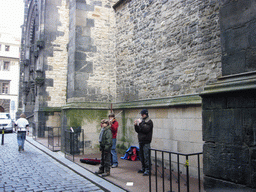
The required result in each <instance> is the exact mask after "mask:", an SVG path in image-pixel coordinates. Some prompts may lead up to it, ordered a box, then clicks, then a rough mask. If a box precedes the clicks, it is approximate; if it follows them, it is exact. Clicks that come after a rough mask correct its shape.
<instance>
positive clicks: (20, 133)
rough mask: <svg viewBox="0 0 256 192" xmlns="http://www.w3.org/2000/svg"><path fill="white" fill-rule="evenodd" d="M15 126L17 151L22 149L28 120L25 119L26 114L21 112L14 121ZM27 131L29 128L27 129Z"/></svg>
mask: <svg viewBox="0 0 256 192" xmlns="http://www.w3.org/2000/svg"><path fill="white" fill-rule="evenodd" d="M15 126H17V127H18V128H17V129H16V130H17V141H18V146H19V151H21V150H22V151H24V144H25V140H26V133H27V129H28V126H29V123H28V120H27V119H26V115H25V114H24V113H22V114H21V115H20V118H19V119H18V120H17V121H16V123H15ZM28 133H29V130H28Z"/></svg>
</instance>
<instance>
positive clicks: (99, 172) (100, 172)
mask: <svg viewBox="0 0 256 192" xmlns="http://www.w3.org/2000/svg"><path fill="white" fill-rule="evenodd" d="M102 173H104V171H102V170H99V171H96V172H95V174H102Z"/></svg>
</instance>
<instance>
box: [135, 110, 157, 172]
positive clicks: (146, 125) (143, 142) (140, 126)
mask: <svg viewBox="0 0 256 192" xmlns="http://www.w3.org/2000/svg"><path fill="white" fill-rule="evenodd" d="M140 114H141V119H137V120H135V121H134V128H135V131H136V132H137V133H138V140H139V149H140V152H139V157H140V160H141V164H142V169H141V170H139V171H138V173H143V176H148V175H149V166H151V163H150V162H149V155H150V154H149V149H150V143H151V141H152V134H153V121H152V120H151V119H150V118H149V116H148V110H147V109H143V110H142V111H141V112H140Z"/></svg>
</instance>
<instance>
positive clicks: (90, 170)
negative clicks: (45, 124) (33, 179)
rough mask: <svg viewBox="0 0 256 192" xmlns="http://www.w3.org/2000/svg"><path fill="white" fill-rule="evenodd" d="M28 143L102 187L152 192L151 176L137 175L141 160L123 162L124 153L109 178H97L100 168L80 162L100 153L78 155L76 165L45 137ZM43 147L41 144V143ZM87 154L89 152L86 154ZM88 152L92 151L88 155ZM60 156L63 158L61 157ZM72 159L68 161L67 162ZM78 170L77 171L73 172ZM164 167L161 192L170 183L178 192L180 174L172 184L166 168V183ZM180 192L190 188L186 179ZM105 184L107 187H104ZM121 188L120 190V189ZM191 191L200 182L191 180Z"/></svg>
mask: <svg viewBox="0 0 256 192" xmlns="http://www.w3.org/2000/svg"><path fill="white" fill-rule="evenodd" d="M28 141H29V142H30V143H32V144H33V145H35V146H37V147H38V148H40V149H41V150H42V151H44V152H45V153H47V154H49V155H50V156H52V157H53V158H55V159H57V157H58V159H57V160H58V161H60V162H62V163H63V164H66V166H68V167H70V168H71V169H73V170H74V171H75V172H78V171H77V170H76V169H78V170H79V171H81V170H83V173H82V174H81V173H80V172H78V173H79V174H81V175H83V176H84V177H86V178H87V179H89V180H91V181H92V182H94V183H97V184H99V185H101V186H102V187H104V188H106V186H108V185H110V186H115V187H117V186H119V189H118V190H123V191H130V192H138V191H140V192H148V191H149V177H148V176H142V174H139V173H137V171H138V170H139V169H141V162H140V161H128V160H123V159H120V157H121V156H123V155H124V154H122V155H121V154H118V162H119V165H118V168H112V169H111V171H110V176H108V177H105V178H101V177H98V176H96V175H95V174H94V172H95V171H98V169H99V165H89V164H85V163H81V162H80V159H83V158H97V159H100V158H101V154H100V153H99V152H98V153H93V154H92V153H90V154H84V155H76V156H75V158H74V162H73V157H72V156H66V157H65V155H64V154H63V153H62V152H52V151H51V150H49V149H48V148H47V147H45V146H48V141H47V139H44V138H40V139H39V138H38V139H37V140H36V141H34V140H33V139H32V138H31V137H29V138H28ZM39 142H40V143H41V144H40V143H39ZM85 153H86V152H85ZM88 153H89V152H88ZM59 156H61V158H59ZM68 159H69V160H68ZM69 164H72V166H69ZM74 167H76V169H74ZM154 168H155V165H154V164H153V165H152V169H153V170H152V181H151V186H152V191H156V187H155V186H156V179H155V170H154ZM161 169H162V168H161V167H159V169H158V172H157V186H158V191H163V185H164V188H165V191H170V183H171V184H172V192H177V191H178V184H177V179H175V178H177V173H175V172H172V176H173V179H172V182H170V181H169V178H168V176H169V174H168V173H169V172H170V171H169V170H168V169H165V176H164V177H165V178H164V181H163V178H162V177H161V176H160V174H161V173H160V172H161ZM182 177H183V178H186V177H185V175H182ZM180 183H181V185H180V191H181V192H185V191H187V186H186V184H185V180H184V179H181V181H180ZM202 184H203V182H201V191H203V186H202ZM105 185H106V186H105ZM117 188H118V187H117ZM108 190H110V191H118V190H114V189H111V188H108ZM190 191H193V192H196V191H199V190H198V180H196V179H194V178H192V177H191V178H190Z"/></svg>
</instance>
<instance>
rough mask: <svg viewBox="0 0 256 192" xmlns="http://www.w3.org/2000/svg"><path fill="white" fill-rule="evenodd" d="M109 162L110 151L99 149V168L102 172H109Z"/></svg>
mask: <svg viewBox="0 0 256 192" xmlns="http://www.w3.org/2000/svg"><path fill="white" fill-rule="evenodd" d="M110 164H111V152H110V151H104V150H103V151H101V161H100V167H99V169H100V170H102V171H104V172H110Z"/></svg>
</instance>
